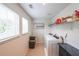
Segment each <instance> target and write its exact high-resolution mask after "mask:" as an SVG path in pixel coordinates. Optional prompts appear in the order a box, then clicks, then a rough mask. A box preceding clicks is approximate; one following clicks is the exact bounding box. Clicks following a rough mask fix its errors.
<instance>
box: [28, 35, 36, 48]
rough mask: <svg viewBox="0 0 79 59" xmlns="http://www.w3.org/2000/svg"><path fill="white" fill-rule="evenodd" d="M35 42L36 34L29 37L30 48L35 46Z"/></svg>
mask: <svg viewBox="0 0 79 59" xmlns="http://www.w3.org/2000/svg"><path fill="white" fill-rule="evenodd" d="M35 43H36V40H35V36H30V37H29V48H30V49H33V48H35Z"/></svg>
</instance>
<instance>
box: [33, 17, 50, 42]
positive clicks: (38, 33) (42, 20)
mask: <svg viewBox="0 0 79 59" xmlns="http://www.w3.org/2000/svg"><path fill="white" fill-rule="evenodd" d="M48 20H49V19H47V18H38V19H34V20H33V24H34V23H43V24H45V27H44V28H43V29H37V28H34V27H33V35H34V36H36V38H37V39H36V40H37V43H44V31H45V28H46V27H47V25H48V23H49V21H48Z"/></svg>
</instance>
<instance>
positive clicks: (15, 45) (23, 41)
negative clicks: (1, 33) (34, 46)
mask: <svg viewBox="0 0 79 59" xmlns="http://www.w3.org/2000/svg"><path fill="white" fill-rule="evenodd" d="M28 38H29V35H28V34H25V35H22V36H20V37H17V38H13V39H11V40H10V41H6V42H4V43H2V44H0V56H24V55H26V54H27V51H28Z"/></svg>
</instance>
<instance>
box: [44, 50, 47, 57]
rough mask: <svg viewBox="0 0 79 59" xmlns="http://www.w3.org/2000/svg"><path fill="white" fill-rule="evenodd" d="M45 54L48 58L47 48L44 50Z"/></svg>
mask: <svg viewBox="0 0 79 59" xmlns="http://www.w3.org/2000/svg"><path fill="white" fill-rule="evenodd" d="M44 52H45V56H48V54H47V49H46V48H44Z"/></svg>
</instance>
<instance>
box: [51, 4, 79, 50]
mask: <svg viewBox="0 0 79 59" xmlns="http://www.w3.org/2000/svg"><path fill="white" fill-rule="evenodd" d="M75 9H79V4H77V3H76V4H70V5H69V6H68V7H66V8H65V9H64V10H63V11H62V12H60V13H59V14H58V15H57V16H55V17H54V18H53V19H56V18H57V17H64V16H70V15H72V14H73V12H74V10H75ZM53 19H52V20H53ZM51 32H52V33H57V34H58V35H60V36H63V37H64V36H65V35H66V33H67V34H68V36H67V38H66V39H65V43H68V44H70V45H72V46H74V47H75V48H77V49H79V22H74V23H67V24H66V23H65V24H61V25H56V26H53V27H52V28H51Z"/></svg>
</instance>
